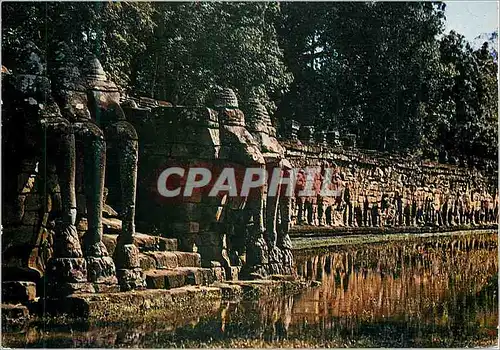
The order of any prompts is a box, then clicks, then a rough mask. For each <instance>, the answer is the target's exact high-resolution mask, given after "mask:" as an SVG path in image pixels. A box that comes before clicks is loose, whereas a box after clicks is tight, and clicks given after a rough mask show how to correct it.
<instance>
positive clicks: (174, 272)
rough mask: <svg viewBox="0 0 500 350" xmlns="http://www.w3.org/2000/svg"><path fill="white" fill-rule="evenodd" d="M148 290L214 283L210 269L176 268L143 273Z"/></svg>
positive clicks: (213, 276)
mask: <svg viewBox="0 0 500 350" xmlns="http://www.w3.org/2000/svg"><path fill="white" fill-rule="evenodd" d="M145 276H146V285H147V288H148V289H172V288H179V287H183V286H187V285H197V286H198V285H209V284H212V283H214V282H215V275H214V272H213V271H212V269H208V268H201V267H177V268H175V269H155V270H148V271H146V272H145Z"/></svg>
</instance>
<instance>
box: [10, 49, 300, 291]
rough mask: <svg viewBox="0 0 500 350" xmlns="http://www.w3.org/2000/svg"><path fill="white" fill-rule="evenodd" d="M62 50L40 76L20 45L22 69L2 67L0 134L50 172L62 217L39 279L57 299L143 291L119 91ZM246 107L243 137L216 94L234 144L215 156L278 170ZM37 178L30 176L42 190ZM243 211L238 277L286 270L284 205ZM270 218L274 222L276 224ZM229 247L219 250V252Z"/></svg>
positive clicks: (229, 104)
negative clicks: (81, 227)
mask: <svg viewBox="0 0 500 350" xmlns="http://www.w3.org/2000/svg"><path fill="white" fill-rule="evenodd" d="M68 52H69V50H68V49H67V47H66V46H65V45H64V44H63V43H61V45H60V51H59V52H58V53H57V54H56V55H55V57H56V60H55V61H54V62H51V70H50V72H47V71H46V69H45V65H44V64H42V63H41V62H42V61H41V58H40V54H39V50H38V48H36V46H34V45H33V44H31V43H28V44H27V45H26V48H25V55H26V57H25V59H24V60H20V62H22V64H20V66H19V67H11V68H13V71H14V74H12V73H10V71H9V70H8V69H2V71H3V74H2V102H3V105H2V109H3V112H4V113H3V114H4V116H5V117H4V121H5V123H4V127H6V129H7V130H9V132H10V133H11V135H15V132H14V130H26V131H27V132H25V134H24V136H23V137H24V138H23V139H18V140H16V139H15V137H14V136H10V138H11V141H12V142H13V147H15V148H18V149H20V150H21V152H19V154H20V156H21V157H24V158H33V159H37V160H40V162H41V163H46V164H41V166H40V167H39V168H40V169H45V168H47V167H46V165H48V166H49V167H50V168H55V171H56V174H57V177H58V180H59V186H60V191H61V212H60V213H58V215H57V216H58V220H57V225H56V229H55V236H54V247H53V256H52V258H51V259H50V261H49V263H48V266H47V277H48V279H49V281H50V286H51V288H52V290H54V291H55V293H58V294H70V293H73V292H76V291H86V292H92V291H97V292H99V291H114V290H116V289H117V286H118V285H119V286H120V289H121V290H129V289H137V288H144V286H145V282H144V278H143V277H144V276H143V272H142V270H141V268H140V264H139V251H138V249H137V247H136V246H135V245H134V244H133V235H134V233H135V225H134V220H135V203H136V186H137V166H138V165H137V164H138V137H137V133H136V131H135V129H134V127H133V126H132V125H131V124H130V123H128V122H127V121H126V116H125V112H124V109H123V108H122V106H121V104H120V98H121V94H120V91H119V89H118V87H117V86H116V85H115V84H114V83H113V82H112V81H110V80H109V79H108V77H107V76H106V73H105V72H104V70H103V68H102V66H101V64H100V62H99V61H98V60H97V58H95V57H89V58H88V59H87V60H86V63H84V64H83V66H82V67H77V66H76V65H75V60H74V57H72V56H71V55H70V54H68ZM248 106H249V110H251V111H252V113H251V114H252V115H253V118H251V119H250V120H249V123H248V130H247V126H246V124H245V119H244V115H243V113H242V112H241V110H239V109H238V101H237V99H236V95H235V94H234V92H233V91H232V90H230V89H221V90H219V91H218V93H217V96H216V98H215V102H214V103H213V106H212V107H213V108H214V110H216V111H217V113H218V118H219V122H220V124H221V128H223V131H224V132H225V133H226V134H229V135H232V137H234V138H235V139H236V140H238V141H237V142H236V143H235V144H229V145H227V147H224V145H222V146H223V147H222V148H221V151H220V152H221V154H223V153H224V152H225V153H226V155H227V157H228V159H231V158H232V157H233V155H234V154H238V155H239V156H241V155H243V159H244V160H243V163H245V164H242V165H245V166H252V167H255V166H259V167H262V168H264V167H272V168H274V167H276V166H284V165H286V164H285V160H284V148H283V147H282V146H281V145H280V144H279V143H278V142H277V140H276V138H275V136H276V131H275V129H274V127H273V126H272V124H271V120H270V117H269V115H268V114H267V111H266V109H265V108H264V107H263V106H262V104H260V102H259V101H258V100H257V99H252V100H250V101H248ZM124 108H125V107H124ZM127 108H134V106H133V104H131V106H128V107H127ZM249 131H250V132H251V134H250V132H249ZM26 145H28V146H26ZM238 147H243V149H238ZM107 154H108V155H109V154H112V155H114V156H115V158H116V159H114V161H115V162H116V164H117V165H118V166H117V168H118V172H119V179H118V182H119V188H120V189H121V194H120V196H119V197H120V199H121V201H120V202H121V203H120V204H119V205H120V208H119V209H120V219H121V220H122V231H121V234H120V235H119V237H118V241H117V247H116V249H115V253H114V256H113V257H110V256H109V255H108V252H107V250H106V247H105V245H104V244H103V242H102V234H103V224H102V212H103V195H104V181H105V169H106V164H107V159H106V155H107ZM15 160H16V159H14V158H13V159H12V161H15ZM13 169H14V170H13V171H15V170H16V167H13ZM15 175H17V174H15ZM44 175H45V174H43V172H42V173H40V174H39V176H40V181H41V183H43V177H44ZM82 175H83V176H82ZM14 177H15V176H13V177H12V178H14ZM78 179H82V182H83V184H81V187H82V188H83V191H84V193H85V203H86V210H85V211H86V212H85V215H86V217H87V222H88V229H87V231H86V232H85V234H84V236H83V247H81V245H80V241H79V237H78V234H77V230H76V227H75V222H76V217H77V214H83V213H77V209H76V208H77V205H76V197H77V185H78V183H77V180H78ZM246 208H247V210H246V214H245V218H246V219H245V220H246V222H245V223H244V225H245V226H248V225H247V224H248V223H249V222H252V223H253V225H251V227H252V228H251V230H250V231H246V233H245V237H244V240H243V241H244V244H243V245H244V247H242V248H240V249H238V251H239V252H242V251H245V252H246V259H245V266H244V267H245V273H246V274H247V275H248V276H250V275H252V274H257V275H259V276H261V275H266V274H269V273H292V265H293V257H292V253H291V248H292V246H291V241H290V238H289V237H288V227H289V216H290V215H289V208H290V200H289V199H288V198H278V197H269V198H267V200H266V199H265V190H264V189H263V188H262V189H260V190H259V193H258V195H257V197H256V198H255V199H252V200H251V201H249V203H248V204H247V206H246ZM278 213H280V214H278ZM278 215H280V216H281V217H282V218H283V219H282V220H281V224H279V225H278V221H277V217H278ZM230 246H231V244H228V247H227V248H228V250H231V247H230ZM82 248H83V249H82ZM283 266H286V267H285V268H284V267H283Z"/></svg>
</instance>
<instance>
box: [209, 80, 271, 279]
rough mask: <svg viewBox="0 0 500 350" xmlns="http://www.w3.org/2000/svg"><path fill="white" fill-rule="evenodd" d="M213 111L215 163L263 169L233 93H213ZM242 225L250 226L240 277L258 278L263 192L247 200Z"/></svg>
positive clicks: (263, 264) (263, 258)
mask: <svg viewBox="0 0 500 350" xmlns="http://www.w3.org/2000/svg"><path fill="white" fill-rule="evenodd" d="M213 108H214V109H215V110H216V111H217V112H218V117H219V125H220V142H221V148H220V152H219V159H220V160H222V161H226V162H232V163H233V164H234V163H237V164H239V165H243V166H247V167H253V168H258V167H260V168H264V167H265V164H266V163H265V160H264V157H263V156H262V153H261V151H260V146H259V145H258V144H257V142H256V141H255V139H254V138H253V137H252V135H251V134H250V133H249V132H248V131H247V129H246V128H245V117H244V114H243V112H242V111H241V110H240V109H239V107H238V99H237V98H236V94H235V93H234V91H233V90H231V89H228V88H224V89H220V90H219V91H217V93H216V95H215V101H214V103H213ZM245 215H246V216H247V217H246V218H245V220H244V221H245V223H247V224H248V223H250V222H252V223H253V225H251V226H250V228H249V229H248V230H249V232H248V233H246V244H245V245H246V261H245V265H244V267H243V271H242V273H243V274H244V275H246V276H251V275H252V274H254V275H256V276H262V275H265V274H266V270H267V265H268V263H269V258H268V248H267V244H266V241H265V240H264V234H265V228H264V188H263V187H260V188H258V189H256V191H255V195H254V196H252V197H251V198H250V197H249V198H247V202H246V204H245ZM245 226H247V225H245Z"/></svg>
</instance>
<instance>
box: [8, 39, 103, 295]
mask: <svg viewBox="0 0 500 350" xmlns="http://www.w3.org/2000/svg"><path fill="white" fill-rule="evenodd" d="M25 50H26V52H25V53H26V64H25V65H24V66H20V67H18V69H17V71H18V72H21V74H13V75H11V76H10V77H9V78H7V79H6V80H5V81H4V82H3V83H4V91H5V94H4V96H3V97H4V99H5V101H6V103H7V104H8V105H9V106H8V108H7V110H8V114H11V117H14V118H16V117H21V116H22V119H23V120H22V122H23V124H24V125H22V126H21V127H23V128H25V130H26V131H27V133H26V134H25V135H24V136H25V137H26V139H25V140H24V141H25V142H26V144H31V147H32V148H31V149H30V150H29V149H26V148H25V149H24V154H22V155H21V156H24V157H30V156H33V157H35V158H36V159H39V161H40V168H41V169H46V168H47V167H51V166H54V167H55V172H56V174H57V177H58V179H59V186H60V192H61V212H60V215H59V218H58V220H57V222H56V227H55V236H54V243H53V256H52V258H51V259H50V260H49V262H48V265H47V267H46V273H47V278H48V282H49V284H48V287H49V291H48V292H49V294H52V295H54V294H57V295H64V294H71V293H73V292H76V291H86V292H93V291H94V289H93V286H92V285H91V284H89V283H87V261H86V260H85V259H84V257H83V252H82V249H81V247H80V242H79V238H78V235H77V231H76V227H75V220H76V195H75V158H76V155H75V137H74V134H73V131H72V125H71V123H70V121H69V120H67V119H66V118H64V116H63V115H62V113H61V111H60V109H59V107H58V105H57V104H56V103H55V101H54V100H53V97H52V93H51V87H50V80H49V78H48V77H47V76H46V75H44V67H43V65H42V63H41V59H40V56H39V52H38V49H37V48H36V46H34V45H33V44H31V43H28V44H27V45H26V48H25ZM12 114H13V115H12ZM45 175H46V173H45V172H44V171H42V172H41V174H40V176H41V179H40V180H41V183H43V181H44V178H43V177H44V176H45Z"/></svg>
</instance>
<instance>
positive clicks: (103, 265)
mask: <svg viewBox="0 0 500 350" xmlns="http://www.w3.org/2000/svg"><path fill="white" fill-rule="evenodd" d="M67 52H68V51H66V52H64V50H61V54H60V55H58V56H57V57H60V58H61V59H60V60H58V61H56V62H55V68H56V69H55V74H56V76H55V77H54V78H53V79H52V81H53V90H54V96H55V98H56V101H57V103H58V104H59V106H60V108H61V111H62V115H63V117H64V118H65V119H66V120H68V121H70V123H71V126H72V130H73V132H74V134H75V138H76V142H77V145H78V146H79V147H77V152H78V154H82V155H83V157H81V159H83V182H84V189H85V202H86V214H87V220H88V230H87V232H86V233H85V235H84V237H83V245H84V247H83V248H84V254H85V257H86V259H87V264H88V270H89V280H90V281H91V282H93V283H95V285H96V287H97V286H98V287H99V288H98V289H100V290H103V291H104V290H109V286H111V285H113V284H116V277H118V279H119V282H120V287H121V289H122V290H129V289H136V288H143V287H144V285H145V284H144V279H143V276H142V270H141V269H140V267H139V260H138V259H139V251H138V249H137V247H135V246H134V245H133V234H134V233H135V232H134V231H135V228H134V216H135V195H136V182H137V152H138V139H137V134H136V132H135V129H134V128H133V127H132V125H130V124H129V123H128V122H127V121H126V120H125V115H124V113H123V110H122V108H121V107H120V104H119V101H120V92H119V90H118V88H117V86H116V85H115V84H114V83H113V82H111V81H109V80H108V79H107V77H106V73H105V72H104V70H103V68H102V66H101V64H100V62H99V60H98V59H97V58H95V57H89V58H88V59H87V60H86V62H85V65H84V69H82V73H80V71H79V70H78V68H76V67H75V66H74V65H73V64H72V62H71V56H69V55H68V56H64V54H65V53H66V54H67ZM80 146H81V147H80ZM107 149H113V150H116V151H115V153H114V155H115V156H117V157H118V160H117V162H116V163H117V165H118V167H117V168H118V172H119V185H120V186H119V188H120V189H121V194H120V199H121V219H122V232H121V234H120V236H119V238H118V243H117V248H116V249H115V256H114V262H113V259H112V257H110V256H108V252H107V250H106V247H105V246H104V244H103V242H102V234H103V227H102V209H103V204H104V203H103V196H104V181H105V169H106V151H107ZM72 167H74V165H72ZM115 263H116V268H117V270H116V272H115ZM115 275H116V276H115Z"/></svg>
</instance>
